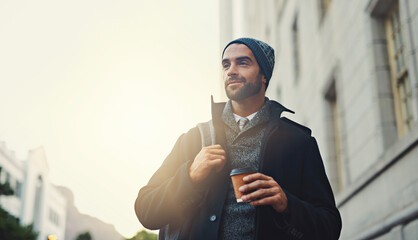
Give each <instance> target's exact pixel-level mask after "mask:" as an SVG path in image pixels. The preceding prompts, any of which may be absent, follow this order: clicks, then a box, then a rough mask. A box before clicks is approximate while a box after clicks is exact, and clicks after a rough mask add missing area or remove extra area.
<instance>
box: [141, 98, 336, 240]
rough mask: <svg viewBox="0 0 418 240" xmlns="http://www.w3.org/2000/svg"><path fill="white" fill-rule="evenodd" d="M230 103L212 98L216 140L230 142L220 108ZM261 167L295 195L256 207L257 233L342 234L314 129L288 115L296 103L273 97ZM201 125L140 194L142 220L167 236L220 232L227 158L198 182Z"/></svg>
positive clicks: (212, 236) (320, 236)
mask: <svg viewBox="0 0 418 240" xmlns="http://www.w3.org/2000/svg"><path fill="white" fill-rule="evenodd" d="M224 105H225V103H212V122H213V125H214V127H215V132H216V141H217V143H219V144H221V145H222V146H223V148H224V149H225V150H226V152H228V149H226V144H225V133H224V130H223V127H224V123H223V122H222V120H221V114H222V111H223V107H224ZM272 105H273V107H272V108H273V109H272V116H273V117H272V119H271V120H270V122H269V125H268V127H267V130H266V134H265V136H264V141H263V146H262V152H261V155H260V161H261V162H260V169H259V171H260V172H262V173H264V174H266V175H268V176H271V177H272V178H274V180H275V181H276V182H277V183H278V184H279V185H280V186H281V187H282V189H283V190H284V192H285V193H286V196H287V198H288V209H289V211H288V213H286V214H282V213H278V212H276V211H275V210H274V209H273V208H272V207H270V206H258V207H256V239H284V240H286V239H317V240H328V239H329V240H333V239H338V237H339V235H340V231H341V227H342V223H341V217H340V214H339V211H338V209H337V208H336V206H335V201H334V196H333V193H332V190H331V187H330V184H329V181H328V178H327V176H326V174H325V170H324V166H323V162H322V159H321V155H320V153H319V149H318V145H317V143H316V140H315V139H314V138H313V137H312V136H311V131H310V130H309V129H308V128H306V127H303V126H301V125H299V124H297V123H294V122H292V121H290V120H288V119H286V118H282V117H280V115H281V113H282V112H283V111H289V110H287V109H286V108H285V107H283V106H282V105H280V104H279V103H277V102H274V101H273V104H272ZM201 148H202V146H201V136H200V132H199V130H198V128H197V127H195V128H192V129H191V130H189V132H187V133H186V134H183V135H181V136H180V137H179V139H178V140H177V142H176V144H175V145H174V147H173V150H172V151H171V153H170V154H169V155H168V156H167V158H166V159H165V161H164V162H163V164H162V165H161V167H160V168H159V169H158V170H157V171H156V172H155V174H154V175H153V176H152V177H151V179H150V181H149V182H148V184H147V185H146V186H145V187H143V188H141V189H140V191H139V193H138V197H137V199H136V201H135V211H136V214H137V217H138V219H139V221H140V222H141V223H142V225H143V226H144V227H146V228H148V229H160V234H159V238H160V239H199V240H200V239H208V240H214V239H217V238H218V233H219V227H220V221H221V217H222V209H223V205H224V202H225V199H226V196H227V190H228V185H229V181H230V177H229V172H230V170H231V169H230V167H229V166H228V163H227V164H226V166H225V167H224V169H223V170H222V171H221V172H220V173H216V172H212V173H211V175H210V176H209V177H208V179H207V180H206V181H205V182H203V183H200V184H198V185H194V184H193V183H192V182H191V180H190V178H189V175H188V170H189V167H190V165H191V163H192V162H193V160H194V158H195V156H196V155H197V154H198V153H199V151H200V150H201Z"/></svg>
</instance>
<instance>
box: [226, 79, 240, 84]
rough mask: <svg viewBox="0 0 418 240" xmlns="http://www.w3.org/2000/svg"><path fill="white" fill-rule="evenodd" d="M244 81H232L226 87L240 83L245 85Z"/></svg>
mask: <svg viewBox="0 0 418 240" xmlns="http://www.w3.org/2000/svg"><path fill="white" fill-rule="evenodd" d="M243 82H244V81H241V80H231V81H228V82H227V84H226V85H233V84H239V83H243Z"/></svg>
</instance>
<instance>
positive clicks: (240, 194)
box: [233, 170, 289, 213]
mask: <svg viewBox="0 0 418 240" xmlns="http://www.w3.org/2000/svg"><path fill="white" fill-rule="evenodd" d="M233 171H234V170H233ZM237 175H238V174H237ZM238 179H239V178H238ZM241 179H242V181H243V182H244V184H243V185H241V186H240V187H239V188H238V189H237V190H235V189H236V188H235V185H234V190H235V194H236V196H237V199H240V200H239V202H249V203H250V205H251V206H262V205H270V206H272V207H273V208H274V210H276V211H277V212H280V213H283V212H288V211H289V209H288V200H287V196H286V193H285V192H284V191H283V189H282V187H281V186H280V185H279V184H278V183H277V181H276V180H275V179H274V178H272V177H270V176H267V175H265V174H262V173H259V172H255V173H249V174H246V175H243V177H241ZM237 201H238V200H237Z"/></svg>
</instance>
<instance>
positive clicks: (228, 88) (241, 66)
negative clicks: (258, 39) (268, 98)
mask: <svg viewBox="0 0 418 240" xmlns="http://www.w3.org/2000/svg"><path fill="white" fill-rule="evenodd" d="M222 69H223V78H224V83H225V92H226V95H227V96H228V98H229V99H231V100H233V101H237V102H239V101H242V100H245V99H247V98H248V97H251V96H254V95H257V94H262V95H263V96H264V90H265V84H266V79H265V77H264V75H263V74H262V73H261V71H260V67H259V65H258V63H257V60H256V59H255V57H254V54H253V52H252V51H251V50H250V49H249V48H248V47H247V46H246V45H244V44H236V43H234V44H231V45H230V46H228V48H227V49H226V50H225V52H224V56H223V59H222Z"/></svg>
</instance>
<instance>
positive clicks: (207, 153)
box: [189, 145, 226, 183]
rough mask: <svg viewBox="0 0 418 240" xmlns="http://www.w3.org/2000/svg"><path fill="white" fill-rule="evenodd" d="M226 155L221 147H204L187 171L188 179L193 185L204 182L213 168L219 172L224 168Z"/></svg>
mask: <svg viewBox="0 0 418 240" xmlns="http://www.w3.org/2000/svg"><path fill="white" fill-rule="evenodd" d="M225 161H226V153H225V150H223V149H222V147H221V145H212V146H208V147H204V148H202V149H201V150H200V152H199V153H198V154H197V155H196V157H195V159H194V161H193V163H192V165H191V166H190V169H189V175H190V179H191V180H192V182H193V183H198V182H201V181H202V180H204V179H205V178H206V177H207V176H208V175H209V173H210V171H211V170H212V169H213V168H216V171H217V172H220V171H221V170H222V169H223V167H224V166H225Z"/></svg>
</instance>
